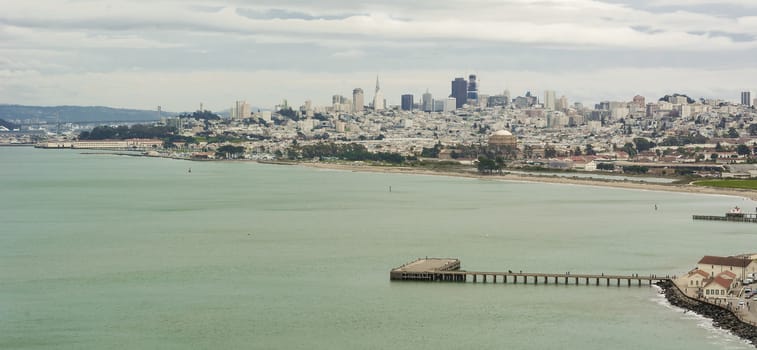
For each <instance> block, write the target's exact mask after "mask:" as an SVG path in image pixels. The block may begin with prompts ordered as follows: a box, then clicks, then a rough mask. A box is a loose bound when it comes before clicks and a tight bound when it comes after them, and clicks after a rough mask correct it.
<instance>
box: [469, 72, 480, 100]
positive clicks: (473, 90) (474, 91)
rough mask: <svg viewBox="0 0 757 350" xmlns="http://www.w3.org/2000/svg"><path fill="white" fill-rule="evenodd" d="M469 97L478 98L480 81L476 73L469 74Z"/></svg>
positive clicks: (470, 98) (471, 98)
mask: <svg viewBox="0 0 757 350" xmlns="http://www.w3.org/2000/svg"><path fill="white" fill-rule="evenodd" d="M468 99H469V100H478V83H477V82H476V75H475V74H471V75H469V76H468Z"/></svg>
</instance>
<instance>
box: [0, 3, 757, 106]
mask: <svg viewBox="0 0 757 350" xmlns="http://www.w3.org/2000/svg"><path fill="white" fill-rule="evenodd" d="M0 9H2V10H1V11H0V103H8V104H24V105H44V106H51V105H85V106H90V105H98V106H111V107H124V108H138V109H155V108H156V107H157V106H162V108H163V110H166V111H177V112H178V111H191V110H196V109H198V108H199V106H200V104H201V103H202V104H203V106H204V108H206V109H210V110H216V111H220V110H224V109H228V108H229V107H231V106H232V105H233V103H234V101H236V100H246V101H247V102H248V103H250V104H251V105H253V106H259V107H264V108H271V107H273V106H274V105H275V104H278V103H281V101H282V100H283V99H286V100H287V101H288V103H289V104H290V105H293V106H295V107H296V106H300V105H301V104H303V103H304V101H305V100H308V99H309V100H312V101H313V104H314V105H330V103H331V97H332V96H333V95H335V94H340V95H344V96H347V97H351V94H352V89H354V88H357V87H360V88H362V89H363V90H364V91H365V95H366V101H369V100H371V99H372V97H373V94H374V88H375V84H376V77H377V76H378V77H379V79H380V82H381V88H382V91H383V94H384V96H385V97H386V99H387V102H388V103H389V104H399V102H400V95H401V94H405V93H410V94H414V95H415V96H418V97H420V95H421V94H422V93H424V92H425V91H426V89H428V91H429V92H431V93H432V94H433V95H434V96H435V97H446V96H448V95H449V94H450V81H451V80H453V79H454V78H455V77H467V76H468V75H469V74H476V75H477V76H478V80H479V87H480V88H479V90H480V93H482V94H489V95H494V94H501V93H502V92H503V91H504V90H505V89H507V90H509V91H510V92H511V94H512V96H513V97H514V96H518V95H524V94H525V93H526V91H531V92H532V93H533V94H536V95H538V96H543V95H544V91H545V90H555V91H556V92H557V96H562V95H565V96H566V97H567V98H568V100H569V101H570V102H571V103H572V102H583V103H587V104H592V103H596V102H599V101H603V100H617V101H629V100H631V98H632V97H633V96H634V95H636V94H641V95H643V96H645V97H646V98H647V100H653V99H657V98H659V97H661V96H663V95H665V94H672V93H686V94H688V95H689V96H691V97H694V98H699V97H705V98H721V99H725V100H730V101H738V100H739V92H740V91H748V90H752V91H753V90H757V1H754V0H625V1H621V0H465V1H460V0H455V1H451V0H415V1H406V0H384V1H373V2H365V1H359V0H350V1H345V0H321V1H315V0H307V1H306V0H255V1H242V0H227V1H210V0H149V1H145V0H128V1H127V0H25V1H19V0H0Z"/></svg>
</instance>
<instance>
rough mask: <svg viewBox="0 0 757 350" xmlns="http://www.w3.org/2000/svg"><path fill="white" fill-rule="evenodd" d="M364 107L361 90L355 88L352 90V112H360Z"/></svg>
mask: <svg viewBox="0 0 757 350" xmlns="http://www.w3.org/2000/svg"><path fill="white" fill-rule="evenodd" d="M364 105H365V98H364V95H363V89H361V88H356V89H354V90H352V111H353V112H362V111H363V108H364V107H363V106H364Z"/></svg>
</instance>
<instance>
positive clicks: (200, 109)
mask: <svg viewBox="0 0 757 350" xmlns="http://www.w3.org/2000/svg"><path fill="white" fill-rule="evenodd" d="M202 111H203V109H202V102H200V112H202Z"/></svg>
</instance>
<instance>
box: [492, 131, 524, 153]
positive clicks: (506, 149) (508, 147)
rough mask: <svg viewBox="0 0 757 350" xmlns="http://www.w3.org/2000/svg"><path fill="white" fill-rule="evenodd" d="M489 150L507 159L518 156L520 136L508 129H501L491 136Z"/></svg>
mask: <svg viewBox="0 0 757 350" xmlns="http://www.w3.org/2000/svg"><path fill="white" fill-rule="evenodd" d="M487 149H488V152H489V153H490V154H493V155H495V156H502V157H504V158H505V159H516V158H518V138H517V137H515V135H513V134H511V133H510V132H509V131H507V130H499V131H496V132H494V133H493V134H491V136H489V142H488V146H487Z"/></svg>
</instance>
